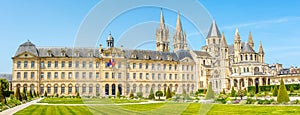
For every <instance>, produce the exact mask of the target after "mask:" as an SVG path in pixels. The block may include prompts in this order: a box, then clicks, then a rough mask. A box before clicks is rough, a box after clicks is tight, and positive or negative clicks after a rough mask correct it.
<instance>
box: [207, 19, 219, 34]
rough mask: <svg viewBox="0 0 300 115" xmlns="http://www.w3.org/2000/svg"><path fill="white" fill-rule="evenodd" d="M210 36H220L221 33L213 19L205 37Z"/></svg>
mask: <svg viewBox="0 0 300 115" xmlns="http://www.w3.org/2000/svg"><path fill="white" fill-rule="evenodd" d="M212 37H217V38H221V34H220V31H219V28H218V26H217V24H216V21H215V20H214V21H213V23H212V24H211V26H210V29H209V32H208V34H207V37H206V38H212Z"/></svg>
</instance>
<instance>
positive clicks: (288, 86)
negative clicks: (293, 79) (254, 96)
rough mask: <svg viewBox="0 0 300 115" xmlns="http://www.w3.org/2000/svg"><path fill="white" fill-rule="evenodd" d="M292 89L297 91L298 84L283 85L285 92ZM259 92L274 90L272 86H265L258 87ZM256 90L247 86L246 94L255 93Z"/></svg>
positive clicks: (299, 85) (299, 86)
mask: <svg viewBox="0 0 300 115" xmlns="http://www.w3.org/2000/svg"><path fill="white" fill-rule="evenodd" d="M276 86H277V88H278V87H279V85H276ZM291 86H292V87H293V88H294V90H299V89H300V84H285V87H286V90H288V91H289V90H290V87H291ZM258 88H259V91H262V92H263V91H270V90H271V88H273V89H274V85H266V86H258ZM255 90H256V86H248V92H255Z"/></svg>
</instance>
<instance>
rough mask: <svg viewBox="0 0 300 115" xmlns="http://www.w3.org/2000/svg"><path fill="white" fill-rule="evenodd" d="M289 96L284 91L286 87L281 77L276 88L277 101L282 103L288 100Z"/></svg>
mask: <svg viewBox="0 0 300 115" xmlns="http://www.w3.org/2000/svg"><path fill="white" fill-rule="evenodd" d="M289 101H290V98H289V96H288V93H287V91H286V87H285V85H284V82H283V79H282V78H281V80H280V86H279V90H278V95H277V102H278V103H284V102H289Z"/></svg>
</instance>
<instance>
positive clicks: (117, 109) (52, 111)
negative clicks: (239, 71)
mask: <svg viewBox="0 0 300 115" xmlns="http://www.w3.org/2000/svg"><path fill="white" fill-rule="evenodd" d="M203 106H204V105H203ZM200 108H201V104H198V103H192V104H188V103H156V104H138V105H137V104H134V105H121V106H117V105H105V106H88V107H86V106H44V105H32V106H29V107H27V108H25V109H24V110H22V111H19V112H18V113H16V115H19V114H28V115H31V114H33V115H35V114H41V115H73V114H86V115H90V114H97V115H106V114H109V115H123V114H124V115H127V114H130V115H132V114H136V115H140V114H142V115H155V114H171V115H180V114H182V115H199V114H200V112H201V111H200ZM201 110H202V109H201ZM207 114H208V115H240V114H242V115H264V114H268V115H269V114H272V115H278V114H280V115H297V114H300V106H252V105H218V104H216V105H213V106H212V108H211V109H210V111H209V112H208V113H207Z"/></svg>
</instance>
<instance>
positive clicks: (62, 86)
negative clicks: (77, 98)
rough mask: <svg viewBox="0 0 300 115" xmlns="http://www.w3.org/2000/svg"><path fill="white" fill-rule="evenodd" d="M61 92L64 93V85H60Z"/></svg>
mask: <svg viewBox="0 0 300 115" xmlns="http://www.w3.org/2000/svg"><path fill="white" fill-rule="evenodd" d="M61 94H65V85H61Z"/></svg>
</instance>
